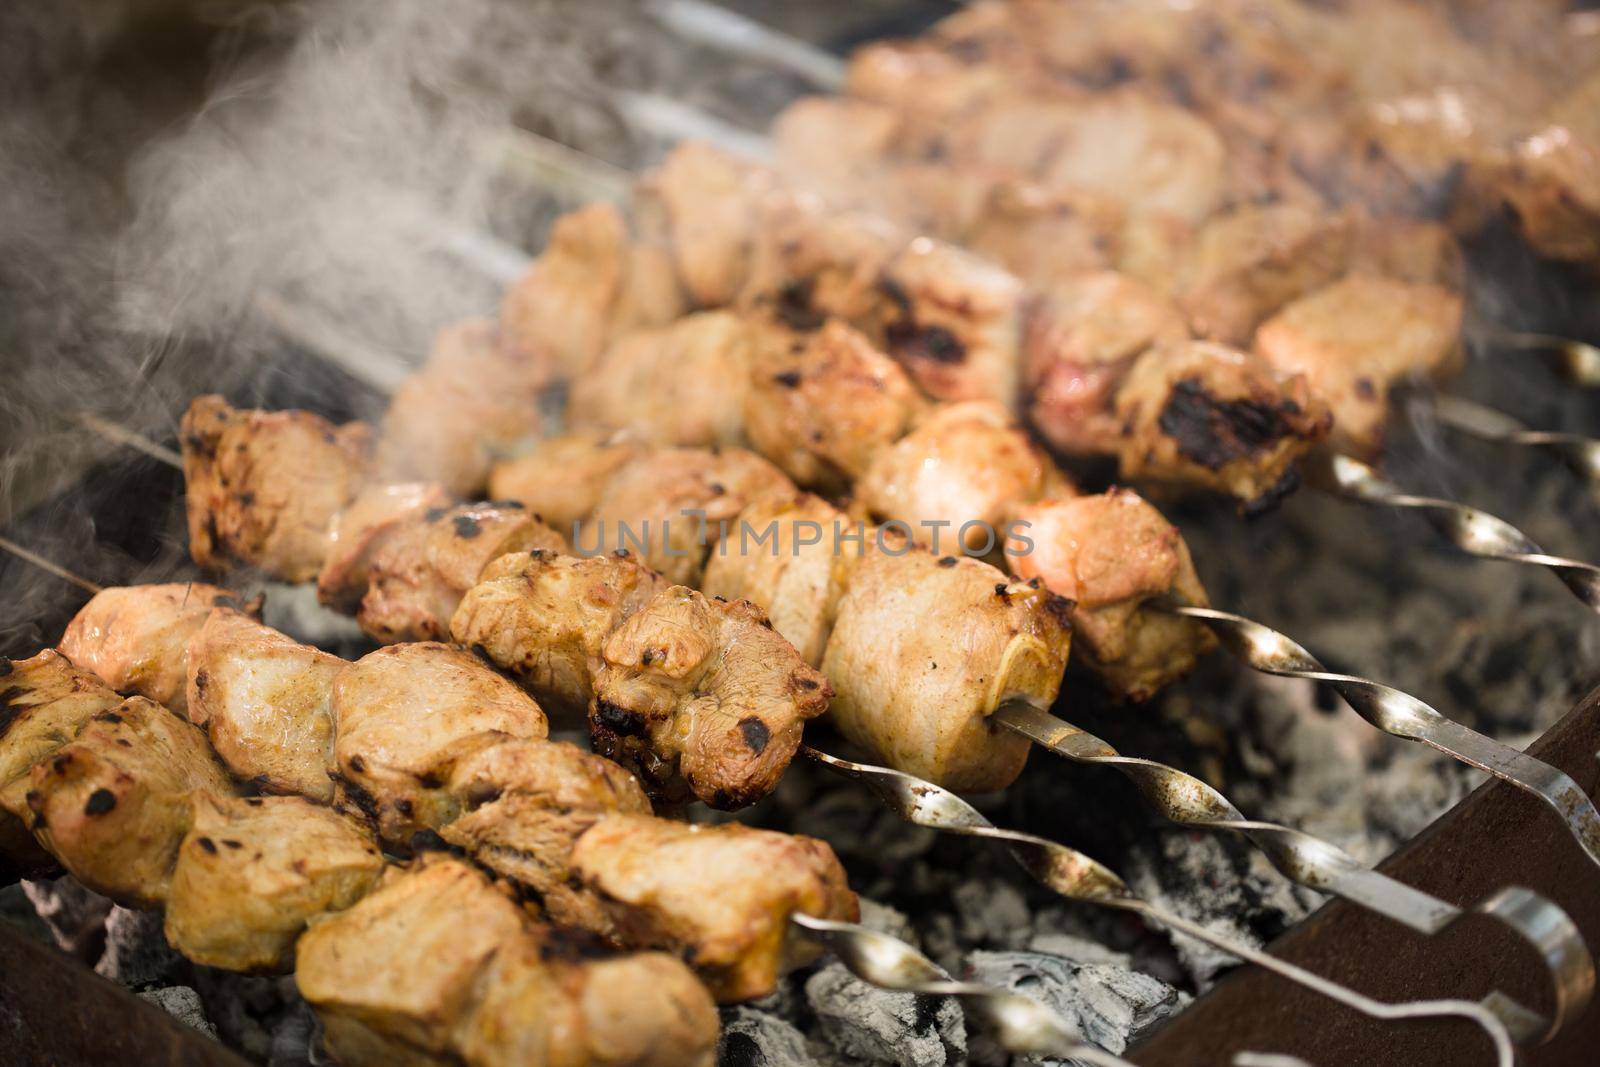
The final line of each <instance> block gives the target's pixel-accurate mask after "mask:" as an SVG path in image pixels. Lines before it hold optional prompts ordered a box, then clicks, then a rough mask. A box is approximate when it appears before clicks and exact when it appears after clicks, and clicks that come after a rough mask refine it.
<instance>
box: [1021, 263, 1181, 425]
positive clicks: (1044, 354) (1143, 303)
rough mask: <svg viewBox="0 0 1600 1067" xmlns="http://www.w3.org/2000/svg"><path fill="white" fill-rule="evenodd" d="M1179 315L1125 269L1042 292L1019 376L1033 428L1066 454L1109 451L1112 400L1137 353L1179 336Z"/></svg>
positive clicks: (1113, 420)
mask: <svg viewBox="0 0 1600 1067" xmlns="http://www.w3.org/2000/svg"><path fill="white" fill-rule="evenodd" d="M1188 336H1189V330H1188V327H1187V326H1186V324H1185V323H1184V319H1183V314H1182V313H1181V312H1180V311H1179V310H1178V309H1177V308H1176V307H1175V306H1174V305H1173V304H1172V302H1171V301H1169V300H1167V299H1166V298H1164V297H1162V296H1161V295H1160V294H1158V293H1156V292H1155V291H1154V290H1153V289H1151V288H1150V287H1149V286H1147V285H1145V284H1144V283H1142V282H1139V281H1137V280H1135V279H1133V278H1131V277H1129V276H1128V275H1126V274H1119V273H1117V272H1115V271H1099V272H1096V273H1093V274H1084V275H1081V276H1079V277H1077V278H1075V279H1073V280H1071V281H1068V282H1062V283H1060V284H1058V285H1056V286H1054V287H1052V288H1051V289H1050V290H1049V291H1048V292H1046V293H1045V294H1044V295H1043V297H1042V299H1041V300H1040V302H1039V307H1038V309H1037V311H1036V312H1035V313H1034V315H1033V317H1032V319H1031V321H1030V322H1029V325H1028V333H1027V340H1026V348H1025V351H1024V355H1023V358H1024V362H1025V370H1024V381H1025V383H1026V385H1027V394H1028V396H1029V398H1030V407H1029V416H1030V418H1031V421H1032V424H1033V426H1034V428H1035V429H1037V430H1038V431H1039V433H1040V434H1042V435H1043V436H1044V438H1045V439H1046V440H1048V441H1049V442H1050V443H1051V444H1052V445H1054V446H1055V447H1056V448H1059V449H1061V450H1062V451H1063V452H1066V453H1069V454H1072V455H1104V454H1107V453H1111V452H1115V451H1116V450H1117V448H1118V447H1119V439H1120V438H1121V436H1122V426H1121V424H1120V422H1119V421H1118V419H1117V417H1116V414H1115V412H1114V411H1113V410H1112V403H1113V400H1114V398H1115V396H1116V391H1117V388H1118V387H1119V386H1120V385H1121V384H1122V380H1123V378H1124V377H1125V376H1126V375H1127V373H1128V368H1129V367H1131V366H1132V365H1133V361H1134V360H1135V359H1136V358H1137V357H1138V356H1139V354H1140V353H1142V352H1144V351H1146V350H1147V349H1149V348H1151V347H1153V346H1156V345H1162V344H1169V343H1173V342H1179V341H1183V340H1186V339H1187V338H1188Z"/></svg>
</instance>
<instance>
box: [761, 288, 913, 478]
mask: <svg viewBox="0 0 1600 1067" xmlns="http://www.w3.org/2000/svg"><path fill="white" fill-rule="evenodd" d="M758 336H759V340H758V341H757V344H756V346H755V357H754V361H753V364H752V368H751V371H750V388H749V394H748V396H746V398H745V403H744V412H743V421H744V429H745V433H746V434H748V435H749V438H750V444H751V447H752V448H754V449H755V450H756V451H757V452H759V453H761V455H763V456H765V457H766V458H767V459H769V460H771V461H772V462H773V463H775V464H777V466H778V467H779V468H780V469H781V470H782V471H783V472H784V473H785V474H787V475H788V476H789V477H791V478H793V479H794V480H795V481H796V482H797V483H799V484H800V485H804V486H810V487H814V488H817V489H820V490H823V491H830V492H840V491H844V490H847V489H848V488H849V486H850V485H851V483H853V482H854V481H855V480H856V479H857V478H859V477H861V476H862V475H863V474H865V473H866V472H867V468H868V466H869V465H870V464H871V462H872V458H873V456H875V455H876V454H877V453H878V452H879V451H880V450H882V449H883V448H884V447H885V446H886V445H889V444H891V443H892V442H894V441H897V440H899V439H900V438H901V437H902V436H904V435H905V434H906V432H907V431H909V430H910V429H911V425H912V422H913V420H914V419H915V417H916V416H917V415H918V414H919V413H920V412H921V411H922V409H923V407H924V406H925V405H924V402H923V400H922V397H921V395H920V394H919V393H918V392H917V388H916V386H915V385H913V384H912V383H911V379H910V378H908V377H907V376H906V372H905V371H903V370H901V369H900V366H899V365H898V364H896V363H895V362H894V360H892V359H890V358H889V357H888V356H886V355H884V354H883V353H882V352H881V351H879V350H878V349H877V348H876V347H874V346H873V345H872V343H871V342H870V341H868V340H867V338H866V336H865V335H864V334H862V333H861V332H859V331H858V330H855V329H852V328H851V327H850V326H847V325H845V324H844V323H843V322H840V321H839V320H837V319H830V320H828V322H827V323H826V324H825V325H824V326H823V327H822V328H821V329H820V330H817V331H816V332H814V333H800V332H794V331H789V330H786V329H783V328H782V327H779V326H772V327H769V328H768V329H765V330H763V331H761V332H760V334H759V335H758Z"/></svg>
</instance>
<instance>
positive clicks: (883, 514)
mask: <svg viewBox="0 0 1600 1067" xmlns="http://www.w3.org/2000/svg"><path fill="white" fill-rule="evenodd" d="M1063 489H1065V491H1068V492H1070V491H1071V487H1070V485H1068V484H1067V482H1066V476H1065V475H1063V474H1062V473H1061V472H1060V471H1058V470H1057V469H1056V466H1055V464H1054V463H1052V462H1051V461H1050V458H1049V457H1048V456H1046V455H1045V454H1044V452H1043V451H1042V450H1041V449H1040V448H1039V447H1038V446H1037V445H1035V444H1034V443H1033V442H1032V441H1030V440H1029V439H1028V435H1027V434H1026V433H1024V432H1023V430H1022V428H1021V427H1020V426H1018V425H1017V423H1016V420H1015V419H1013V418H1012V416H1011V415H1010V413H1009V412H1007V411H1006V409H1005V408H1003V407H1001V406H1000V405H998V404H994V403H983V402H973V403H967V404H949V405H946V406H945V407H942V408H939V409H937V410H936V411H935V412H934V413H933V414H932V415H931V416H930V417H929V418H927V419H926V420H925V421H924V422H923V423H922V424H921V425H920V426H918V427H917V428H916V429H915V430H913V431H912V432H911V433H909V434H907V435H906V436H905V437H902V438H901V439H900V440H899V441H897V442H896V443H895V444H893V445H890V446H889V447H887V448H884V449H882V450H880V451H879V452H878V454H877V457H876V459H874V461H873V463H872V466H871V467H870V468H869V469H868V470H867V473H866V474H865V475H864V476H863V477H862V478H861V480H860V482H858V483H857V484H856V496H857V498H858V499H859V500H860V501H861V503H862V504H863V505H865V506H866V508H867V509H868V510H869V511H870V512H871V513H872V514H873V515H874V516H875V517H877V518H879V519H881V520H884V521H888V520H896V521H898V522H902V523H907V524H909V526H910V528H911V534H912V536H913V537H914V538H915V539H916V540H917V542H918V543H919V544H926V545H931V546H934V550H935V551H936V552H954V551H957V550H958V546H959V548H961V549H965V550H967V551H971V552H973V553H975V554H977V555H987V554H988V553H990V552H993V551H995V550H997V549H998V548H999V547H1000V544H1001V543H1003V542H1004V540H1005V525H1006V522H1007V521H1008V519H1009V518H1010V516H1011V513H1012V510H1013V508H1014V507H1015V506H1016V505H1017V504H1018V503H1020V502H1022V501H1025V500H1032V499H1034V498H1035V497H1038V496H1040V495H1042V494H1045V493H1053V492H1061V491H1063Z"/></svg>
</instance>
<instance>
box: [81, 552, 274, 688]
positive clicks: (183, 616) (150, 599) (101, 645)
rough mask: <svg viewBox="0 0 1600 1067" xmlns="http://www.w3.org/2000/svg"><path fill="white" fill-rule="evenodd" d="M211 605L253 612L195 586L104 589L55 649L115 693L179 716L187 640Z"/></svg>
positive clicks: (212, 590)
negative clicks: (143, 699)
mask: <svg viewBox="0 0 1600 1067" xmlns="http://www.w3.org/2000/svg"><path fill="white" fill-rule="evenodd" d="M216 607H225V608H233V609H234V610H237V611H248V612H249V613H251V614H255V613H257V612H259V610H260V602H259V601H257V602H256V603H255V604H254V605H252V606H247V605H246V604H244V602H242V601H240V600H239V599H238V598H236V597H235V596H234V595H233V594H232V593H230V592H228V591H227V590H226V589H221V588H218V587H217V586H214V585H206V584H204V583H202V582H173V583H171V584H168V585H132V586H122V587H118V588H112V589H104V590H101V591H100V592H98V593H96V594H95V595H94V597H93V598H92V599H90V601H89V603H87V604H85V605H84V606H83V607H82V608H80V609H79V610H78V613H77V614H76V615H74V616H73V617H72V621H71V622H69V623H68V624H67V630H66V632H65V633H64V634H62V635H61V644H60V646H59V647H60V649H61V651H62V652H63V653H64V654H65V655H66V656H67V657H68V658H70V659H71V660H72V662H73V663H75V664H77V665H78V666H80V667H82V668H83V669H84V670H87V671H90V672H92V673H93V674H94V675H95V677H97V678H99V679H101V680H102V681H104V682H105V683H106V684H107V685H109V686H110V687H111V688H113V689H115V690H117V691H118V692H119V693H130V694H132V693H137V694H138V695H139V696H142V697H149V698H150V699H151V700H153V701H155V702H156V703H157V704H160V705H162V706H163V707H167V708H171V709H172V710H173V711H175V712H177V713H178V714H180V715H181V714H183V711H184V704H185V693H184V690H185V687H186V686H187V684H188V678H189V668H188V657H187V654H186V649H187V647H188V644H189V639H190V638H191V637H193V636H194V635H195V634H196V633H197V632H198V631H199V629H200V627H201V626H203V625H205V621H206V619H207V618H209V617H210V615H211V609H212V608H216Z"/></svg>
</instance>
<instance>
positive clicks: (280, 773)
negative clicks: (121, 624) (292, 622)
mask: <svg viewBox="0 0 1600 1067" xmlns="http://www.w3.org/2000/svg"><path fill="white" fill-rule="evenodd" d="M138 588H139V587H137V586H135V587H133V589H132V592H135V593H136V592H137V590H138ZM188 660H189V681H188V714H189V721H190V722H192V723H194V724H195V725H196V726H202V727H204V728H205V730H206V732H207V734H209V735H210V737H211V744H212V746H213V747H214V748H215V749H216V750H217V755H219V756H221V757H222V761H223V762H224V763H225V764H227V766H228V769H229V770H231V771H232V772H233V773H234V774H236V775H238V776H239V777H240V778H244V779H247V780H254V781H257V782H259V783H260V784H261V785H263V786H265V787H266V788H268V789H271V790H274V791H275V792H280V793H297V794H300V795H302V796H308V797H311V798H312V799H313V800H318V801H322V802H324V803H326V802H328V801H331V800H332V799H333V796H334V785H333V780H332V778H331V777H330V775H331V774H332V773H333V769H334V762H333V719H332V716H331V713H330V711H329V708H328V691H329V687H330V686H331V685H332V684H333V680H334V678H335V677H336V676H337V675H338V674H339V672H340V671H342V670H344V668H345V665H346V664H345V661H344V660H342V659H340V658H339V657H338V656H331V655H329V654H328V653H326V652H321V651H318V650H317V649H315V648H312V647H311V646H310V645H303V644H301V643H300V642H298V641H295V640H293V639H291V638H289V637H285V636H284V635H283V634H281V633H279V632H278V631H277V630H274V629H272V628H271V627H269V626H263V625H262V624H261V623H259V622H257V621H255V620H254V619H251V618H248V617H246V616H244V615H241V614H239V613H238V612H234V611H228V610H226V609H222V608H219V609H217V610H215V611H213V612H212V613H211V616H210V618H208V619H207V620H206V622H205V625H204V626H202V627H201V628H200V632H199V633H197V634H195V636H194V638H193V639H192V640H191V641H190V642H189V650H188Z"/></svg>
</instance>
